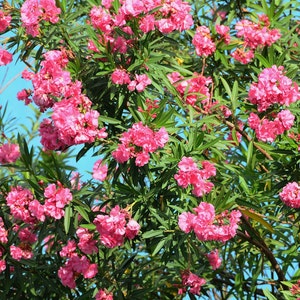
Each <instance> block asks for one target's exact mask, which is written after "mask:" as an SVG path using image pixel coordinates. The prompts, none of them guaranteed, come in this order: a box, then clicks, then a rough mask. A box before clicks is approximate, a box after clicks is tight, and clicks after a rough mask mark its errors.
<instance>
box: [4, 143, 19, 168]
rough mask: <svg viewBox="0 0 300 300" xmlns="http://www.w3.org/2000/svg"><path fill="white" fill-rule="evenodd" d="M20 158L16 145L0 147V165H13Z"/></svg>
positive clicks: (9, 144) (8, 144)
mask: <svg viewBox="0 0 300 300" xmlns="http://www.w3.org/2000/svg"><path fill="white" fill-rule="evenodd" d="M20 156H21V153H20V148H19V145H18V144H11V143H7V144H3V145H1V146H0V164H9V163H14V162H15V161H16V160H17V159H18V158H19V157H20Z"/></svg>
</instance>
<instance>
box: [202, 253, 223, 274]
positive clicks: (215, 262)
mask: <svg viewBox="0 0 300 300" xmlns="http://www.w3.org/2000/svg"><path fill="white" fill-rule="evenodd" d="M206 256H207V258H208V261H209V264H210V265H211V267H212V269H213V270H216V269H218V268H219V267H220V266H221V264H222V259H221V258H220V256H219V251H218V249H216V250H213V251H211V252H210V253H208V254H207V255H206Z"/></svg>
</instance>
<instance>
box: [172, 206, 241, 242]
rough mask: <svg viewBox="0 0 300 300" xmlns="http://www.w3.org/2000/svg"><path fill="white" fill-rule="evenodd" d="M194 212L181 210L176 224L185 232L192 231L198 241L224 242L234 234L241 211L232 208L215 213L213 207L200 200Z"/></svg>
mask: <svg viewBox="0 0 300 300" xmlns="http://www.w3.org/2000/svg"><path fill="white" fill-rule="evenodd" d="M194 211H195V213H191V212H183V213H182V214H180V215H179V218H178V226H179V228H180V229H181V230H182V231H183V232H185V233H189V232H191V231H194V233H195V235H196V237H197V238H198V240H200V241H218V242H223V243H224V242H226V241H228V240H229V239H231V238H233V237H234V236H235V235H236V231H237V228H238V222H239V221H240V218H241V215H242V214H241V213H240V211H238V210H233V211H231V212H230V213H229V212H228V211H224V212H222V213H221V214H219V215H216V214H215V207H214V206H213V205H212V204H210V203H206V202H201V203H200V204H199V206H198V207H196V208H194Z"/></svg>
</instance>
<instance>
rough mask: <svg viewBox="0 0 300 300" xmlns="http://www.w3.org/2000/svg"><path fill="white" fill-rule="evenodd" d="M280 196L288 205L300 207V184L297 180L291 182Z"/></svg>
mask: <svg viewBox="0 0 300 300" xmlns="http://www.w3.org/2000/svg"><path fill="white" fill-rule="evenodd" d="M279 196H280V199H281V200H282V201H283V202H284V203H285V204H286V205H287V206H290V207H292V208H300V186H299V184H298V183H297V182H289V183H288V184H287V185H286V186H285V187H284V188H283V189H282V192H281V193H279Z"/></svg>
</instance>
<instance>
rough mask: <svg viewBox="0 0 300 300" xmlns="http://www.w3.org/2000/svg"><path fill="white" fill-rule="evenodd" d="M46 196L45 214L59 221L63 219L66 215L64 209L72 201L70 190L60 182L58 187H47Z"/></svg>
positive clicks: (53, 185)
mask: <svg viewBox="0 0 300 300" xmlns="http://www.w3.org/2000/svg"><path fill="white" fill-rule="evenodd" d="M44 196H45V198H46V200H45V204H44V211H45V214H46V215H48V216H50V217H52V218H54V219H57V220H59V219H61V218H62V217H63V216H64V214H65V211H64V207H65V206H66V205H67V204H69V203H70V202H71V201H72V194H71V192H70V190H69V189H68V188H64V187H63V186H62V185H61V183H59V182H58V186H56V185H55V184H54V183H52V184H50V185H48V186H47V187H46V189H45V191H44Z"/></svg>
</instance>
